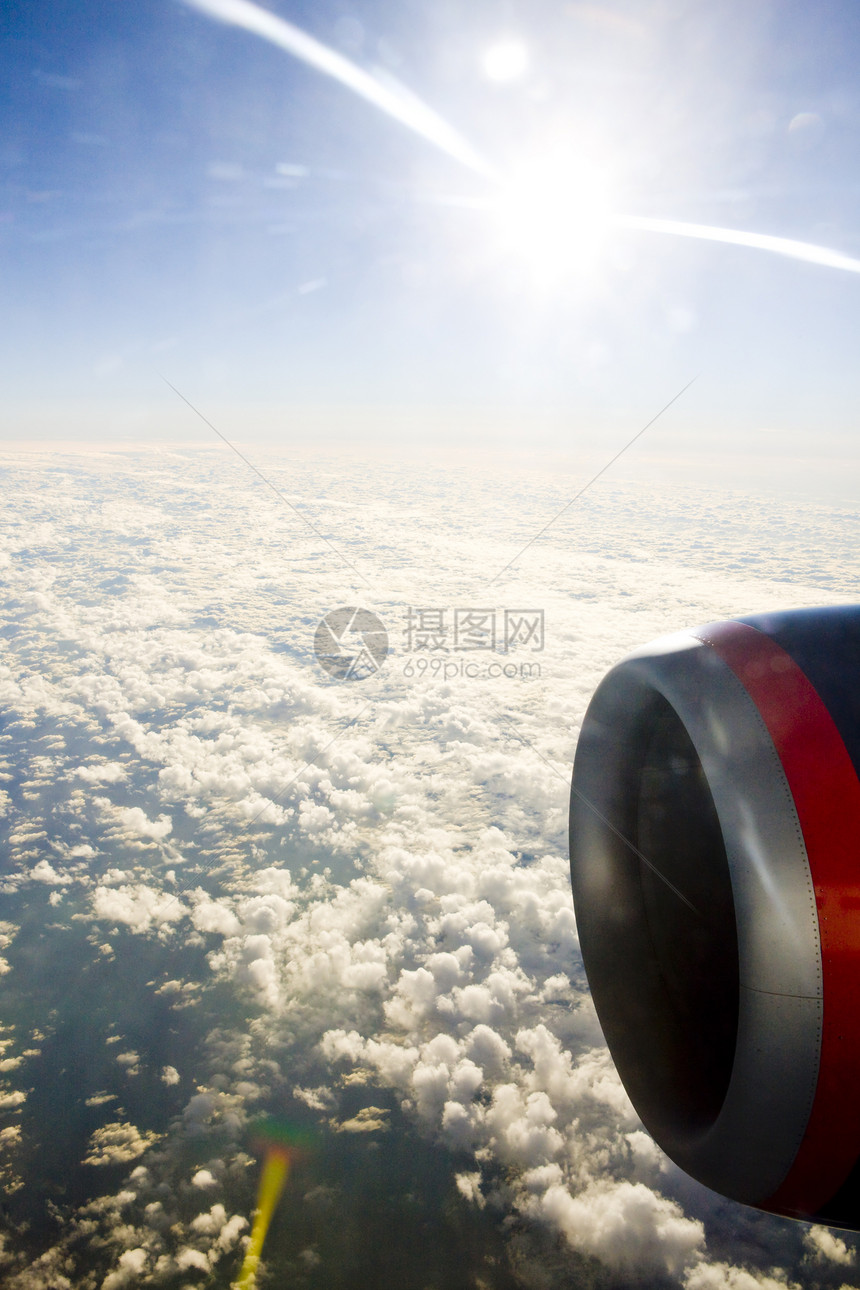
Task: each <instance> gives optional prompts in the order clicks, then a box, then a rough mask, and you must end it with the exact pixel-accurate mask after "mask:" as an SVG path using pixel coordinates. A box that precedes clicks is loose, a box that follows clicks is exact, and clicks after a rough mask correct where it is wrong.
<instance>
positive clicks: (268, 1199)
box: [233, 1119, 314, 1290]
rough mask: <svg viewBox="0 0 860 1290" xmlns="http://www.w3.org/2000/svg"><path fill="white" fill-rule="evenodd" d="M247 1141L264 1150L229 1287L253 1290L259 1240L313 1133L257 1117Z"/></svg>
mask: <svg viewBox="0 0 860 1290" xmlns="http://www.w3.org/2000/svg"><path fill="white" fill-rule="evenodd" d="M251 1142H252V1145H253V1147H254V1150H255V1151H259V1152H265V1160H264V1162H263V1172H262V1174H261V1175H260V1186H259V1188H258V1191H257V1208H256V1212H255V1215H254V1226H253V1227H252V1228H251V1239H250V1241H249V1242H248V1248H247V1250H246V1251H245V1258H244V1260H243V1262H242V1267H241V1269H240V1272H239V1277H238V1279H237V1280H236V1281H234V1282H233V1290H254V1286H255V1285H256V1284H257V1268H258V1267H259V1264H260V1258H261V1256H262V1253H263V1243H264V1241H265V1239H266V1233H267V1232H268V1230H269V1224H270V1223H271V1221H272V1216H273V1214H274V1212H275V1209H276V1207H277V1204H278V1201H279V1200H280V1198H281V1192H282V1191H283V1190H284V1186H285V1185H286V1182H287V1178H288V1177H289V1173H290V1166H291V1165H292V1163H293V1162H294V1161H295V1160H296V1159H297V1158H299V1157H301V1156H302V1155H306V1154H307V1153H308V1151H310V1150H311V1149H312V1148H313V1146H314V1138H313V1135H312V1134H310V1133H308V1132H307V1130H305V1129H301V1128H299V1127H297V1126H296V1125H292V1124H290V1123H289V1122H288V1121H286V1120H279V1119H269V1120H259V1121H258V1122H257V1123H256V1124H253V1125H252V1126H251Z"/></svg>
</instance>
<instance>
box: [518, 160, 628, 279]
mask: <svg viewBox="0 0 860 1290" xmlns="http://www.w3.org/2000/svg"><path fill="white" fill-rule="evenodd" d="M612 208H613V202H612V185H611V180H610V176H609V174H608V171H607V168H606V167H605V166H602V165H600V164H599V163H597V162H595V161H593V160H592V159H590V158H588V157H584V156H573V155H571V154H569V153H560V154H553V155H550V156H546V157H541V158H533V159H530V160H528V161H526V162H524V163H522V164H521V165H519V166H518V167H516V168H515V169H514V170H513V171H512V172H511V173H510V174H509V175H508V177H507V178H506V179H505V180H504V181H503V182H502V184H501V186H500V190H499V192H498V195H497V197H496V199H495V201H494V203H493V215H494V221H495V224H496V228H497V236H498V241H499V246H500V249H501V250H502V251H503V253H505V254H507V255H510V256H515V257H518V258H520V259H521V260H525V261H526V263H527V264H528V265H529V266H530V268H531V271H532V274H533V276H534V277H535V279H536V280H537V281H539V282H547V283H552V282H553V281H555V280H557V279H558V278H559V277H564V276H568V275H570V274H576V275H583V274H588V273H590V272H591V271H595V270H596V269H597V267H598V266H599V263H600V260H601V255H602V252H603V249H604V246H605V244H606V241H607V239H608V236H609V233H610V231H611V228H612V223H613V209H612Z"/></svg>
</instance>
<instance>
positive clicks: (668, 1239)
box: [527, 1182, 770, 1290]
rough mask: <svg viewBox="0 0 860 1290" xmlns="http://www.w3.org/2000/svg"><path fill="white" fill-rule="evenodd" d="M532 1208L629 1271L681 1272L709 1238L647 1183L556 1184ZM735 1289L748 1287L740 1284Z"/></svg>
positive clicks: (699, 1286) (703, 1286) (575, 1241)
mask: <svg viewBox="0 0 860 1290" xmlns="http://www.w3.org/2000/svg"><path fill="white" fill-rule="evenodd" d="M527 1212H531V1213H534V1214H536V1215H538V1216H540V1217H541V1218H544V1219H549V1220H550V1221H551V1222H553V1223H554V1224H555V1225H557V1226H558V1227H559V1228H560V1229H561V1230H562V1231H563V1232H564V1234H565V1236H566V1237H567V1239H568V1240H569V1241H570V1243H571V1245H573V1246H574V1247H575V1248H576V1249H579V1250H582V1251H583V1252H584V1253H586V1254H592V1255H595V1256H596V1257H597V1258H599V1259H601V1260H602V1261H603V1262H604V1263H606V1264H608V1266H609V1267H612V1268H617V1269H619V1270H624V1271H628V1272H634V1271H635V1272H642V1271H645V1270H653V1271H664V1272H668V1273H670V1274H671V1275H678V1274H679V1273H680V1272H682V1271H683V1269H684V1267H685V1266H686V1265H687V1264H689V1263H690V1262H691V1261H692V1260H693V1259H694V1258H696V1256H697V1255H698V1254H700V1252H701V1250H702V1248H703V1246H704V1243H705V1232H704V1227H703V1225H702V1224H701V1223H700V1222H698V1221H694V1220H692V1219H688V1218H685V1217H684V1214H683V1211H682V1209H681V1207H680V1206H679V1205H677V1204H675V1202H674V1201H670V1200H666V1199H665V1197H663V1196H660V1195H659V1194H657V1193H656V1192H653V1191H651V1190H650V1189H649V1188H648V1187H646V1186H645V1185H644V1184H643V1183H629V1182H622V1183H615V1184H595V1185H594V1186H592V1187H591V1188H589V1189H587V1190H586V1191H585V1192H583V1193H582V1194H581V1195H579V1196H571V1195H570V1193H569V1192H568V1191H567V1190H566V1189H565V1188H564V1187H562V1186H560V1185H558V1184H554V1185H552V1186H550V1187H549V1188H548V1189H547V1190H546V1191H545V1192H544V1193H543V1195H541V1196H539V1197H538V1198H536V1199H535V1201H534V1202H533V1203H532V1204H531V1205H530V1206H528V1207H527ZM700 1266H701V1265H700ZM723 1284H725V1283H723V1282H719V1281H715V1282H705V1281H702V1282H698V1281H696V1280H695V1278H694V1277H691V1278H688V1280H687V1281H686V1282H685V1285H686V1287H687V1290H709V1287H710V1285H714V1286H716V1285H723ZM732 1290H747V1288H746V1287H745V1286H743V1285H738V1286H737V1287H734V1286H733V1287H732ZM768 1290H770V1288H769V1287H768Z"/></svg>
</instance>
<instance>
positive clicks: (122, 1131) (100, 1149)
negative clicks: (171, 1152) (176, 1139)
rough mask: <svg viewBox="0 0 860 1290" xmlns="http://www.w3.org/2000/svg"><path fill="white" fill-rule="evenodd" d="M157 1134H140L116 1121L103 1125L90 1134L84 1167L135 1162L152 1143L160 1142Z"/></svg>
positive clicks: (127, 1124)
mask: <svg viewBox="0 0 860 1290" xmlns="http://www.w3.org/2000/svg"><path fill="white" fill-rule="evenodd" d="M160 1137H161V1135H160V1134H158V1133H141V1132H140V1131H139V1130H138V1129H137V1128H135V1126H134V1125H133V1124H129V1123H128V1122H127V1121H124V1120H116V1121H115V1122H114V1123H113V1124H105V1125H103V1126H102V1128H100V1129H96V1131H95V1132H94V1133H93V1134H92V1136H91V1138H90V1141H89V1145H88V1151H87V1154H86V1155H85V1156H84V1159H83V1163H84V1164H85V1165H120V1164H125V1162H126V1161H128V1160H136V1159H137V1157H138V1156H142V1155H143V1153H144V1152H145V1151H147V1150H148V1149H149V1147H151V1146H152V1145H153V1144H154V1143H156V1142H158V1141H159V1140H160Z"/></svg>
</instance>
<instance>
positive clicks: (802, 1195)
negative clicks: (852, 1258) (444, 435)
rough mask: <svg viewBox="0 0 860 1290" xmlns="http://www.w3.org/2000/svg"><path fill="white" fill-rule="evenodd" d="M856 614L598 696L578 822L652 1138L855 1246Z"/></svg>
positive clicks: (623, 1069)
mask: <svg viewBox="0 0 860 1290" xmlns="http://www.w3.org/2000/svg"><path fill="white" fill-rule="evenodd" d="M858 775H860V606H847V607H837V608H827V609H811V610H799V611H791V612H785V613H775V614H761V615H755V616H751V617H745V618H739V619H736V620H732V621H729V622H723V623H716V624H712V625H710V626H707V627H699V628H696V629H695V630H693V631H689V632H682V633H679V634H677V635H672V636H666V637H664V638H662V639H660V640H657V641H654V642H653V643H652V644H651V645H648V646H645V647H644V648H643V649H640V650H638V651H636V652H635V653H634V654H631V655H630V656H629V657H628V658H626V659H624V660H623V661H622V662H621V663H619V664H618V666H616V667H615V668H613V669H612V671H611V672H609V674H608V675H607V676H606V677H605V678H604V680H603V681H602V682H601V684H600V686H599V687H598V689H597V691H596V692H595V694H594V697H593V699H592V701H591V704H590V706H589V708H588V712H587V713H586V716H585V720H584V723H583V726H582V732H581V734H580V737H579V743H578V746H577V750H576V758H575V762H574V769H573V784H572V791H571V803H570V871H571V882H572V885H573V896H574V904H575V907H576V918H577V925H578V928H579V936H580V944H581V948H582V956H583V961H584V963H585V970H586V973H587V976H588V981H589V985H590V987H591V991H592V995H593V998H594V1003H595V1006H596V1008H597V1013H598V1016H599V1018H600V1023H601V1025H602V1027H603V1031H604V1034H605V1036H606V1040H607V1043H608V1045H609V1049H610V1052H611V1054H612V1057H613V1059H614V1061H615V1064H616V1066H617V1068H618V1072H619V1074H620V1076H621V1079H622V1080H623V1082H624V1085H625V1087H626V1089H627V1092H628V1093H629V1095H630V1098H631V1100H632V1102H633V1105H634V1106H635V1108H636V1111H637V1112H638V1114H639V1116H640V1117H641V1119H642V1121H643V1123H644V1125H645V1127H646V1128H647V1129H648V1130H649V1132H650V1133H651V1134H652V1135H653V1137H654V1138H655V1140H656V1141H657V1142H658V1143H659V1145H660V1146H661V1147H662V1148H663V1150H664V1151H665V1152H666V1153H667V1155H668V1156H669V1157H670V1158H671V1159H672V1160H674V1161H675V1163H676V1164H678V1165H679V1166H680V1167H681V1168H682V1169H684V1170H685V1171H686V1172H687V1173H689V1174H691V1175H692V1176H693V1177H694V1178H697V1179H698V1180H699V1181H700V1182H703V1183H705V1184H706V1185H707V1186H708V1187H712V1188H713V1189H714V1190H715V1191H718V1192H721V1193H722V1194H723V1195H725V1196H728V1197H731V1198H732V1199H734V1200H738V1201H742V1202H744V1203H745V1204H748V1205H754V1206H757V1207H759V1208H761V1209H765V1210H770V1211H771V1212H773V1213H777V1214H784V1215H789V1216H791V1217H795V1218H806V1219H811V1218H814V1219H816V1220H817V1221H820V1222H824V1223H829V1224H833V1225H835V1226H842V1227H850V1228H853V1229H854V1230H860V780H858Z"/></svg>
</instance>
